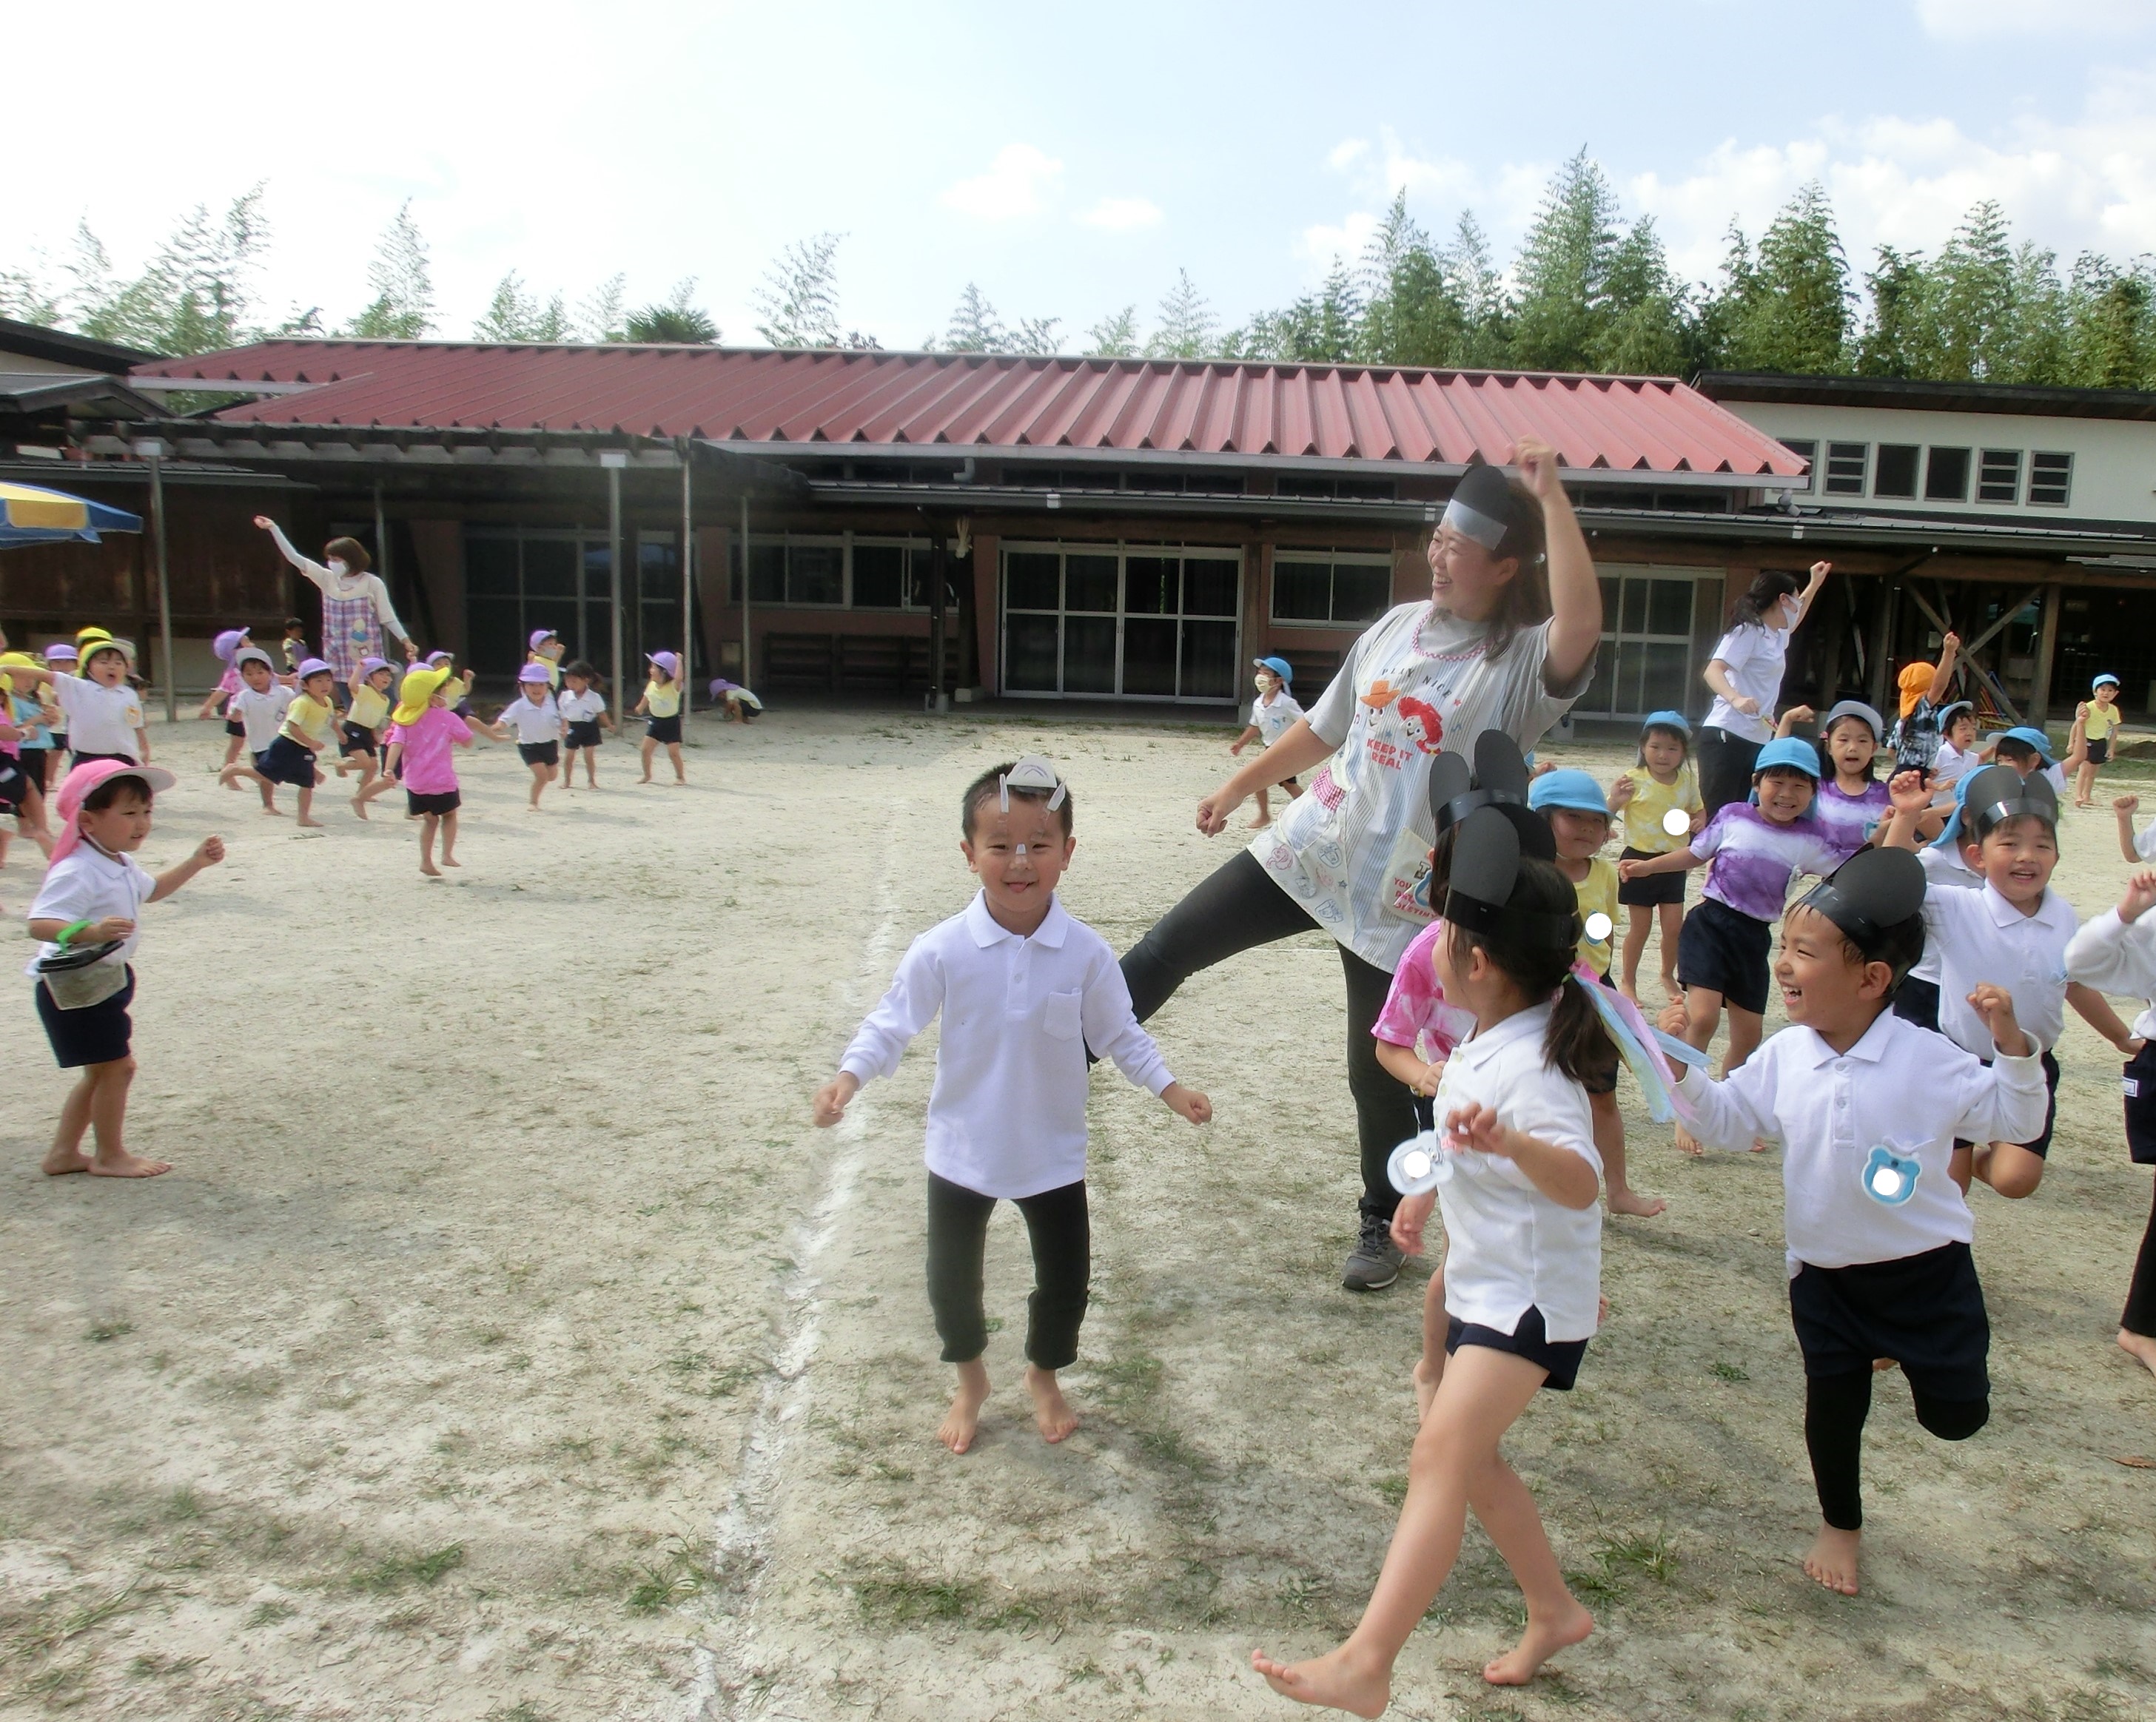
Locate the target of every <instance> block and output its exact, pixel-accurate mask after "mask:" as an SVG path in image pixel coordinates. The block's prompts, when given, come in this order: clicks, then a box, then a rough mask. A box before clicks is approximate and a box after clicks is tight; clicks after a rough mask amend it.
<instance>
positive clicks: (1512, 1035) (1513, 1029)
mask: <svg viewBox="0 0 2156 1722" xmlns="http://www.w3.org/2000/svg"><path fill="white" fill-rule="evenodd" d="M1567 984H1568V985H1569V984H1571V983H1569V982H1568V983H1567ZM1549 1013H1550V1007H1548V1005H1531V1006H1529V1007H1527V1009H1526V1010H1524V1011H1515V1012H1512V1015H1511V1016H1509V1017H1506V1018H1505V1020H1504V1021H1503V1022H1500V1023H1498V1024H1497V1025H1496V1027H1495V1028H1476V1031H1475V1038H1473V1039H1472V1040H1471V1041H1469V1042H1468V1043H1467V1044H1466V1046H1464V1047H1462V1048H1460V1051H1461V1052H1463V1053H1475V1054H1476V1055H1477V1056H1478V1057H1480V1058H1486V1057H1488V1056H1490V1055H1491V1054H1492V1053H1496V1052H1497V1051H1499V1050H1500V1049H1501V1048H1504V1047H1507V1046H1509V1045H1511V1044H1512V1042H1514V1041H1516V1040H1518V1039H1521V1038H1522V1037H1524V1036H1527V1035H1530V1034H1532V1035H1540V1034H1542V1033H1544V1032H1546V1031H1547V1029H1548V1027H1549Z"/></svg>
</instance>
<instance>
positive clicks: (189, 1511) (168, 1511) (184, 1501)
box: [165, 1488, 203, 1521]
mask: <svg viewBox="0 0 2156 1722" xmlns="http://www.w3.org/2000/svg"><path fill="white" fill-rule="evenodd" d="M202 1515H203V1504H202V1497H201V1496H200V1495H198V1494H196V1493H195V1492H194V1490H193V1489H187V1488H181V1489H174V1490H173V1491H172V1493H171V1494H168V1495H167V1496H166V1497H165V1516H166V1517H167V1519H171V1520H179V1521H185V1520H190V1519H199V1518H201V1517H202Z"/></svg>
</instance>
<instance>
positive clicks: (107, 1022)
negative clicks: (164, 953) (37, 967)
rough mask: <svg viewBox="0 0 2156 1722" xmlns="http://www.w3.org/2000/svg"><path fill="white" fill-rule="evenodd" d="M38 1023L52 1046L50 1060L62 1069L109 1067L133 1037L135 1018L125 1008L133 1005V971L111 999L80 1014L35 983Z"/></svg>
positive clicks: (42, 983)
mask: <svg viewBox="0 0 2156 1722" xmlns="http://www.w3.org/2000/svg"><path fill="white" fill-rule="evenodd" d="M33 991H34V992H36V993H37V995H38V1022H42V1023H43V1024H44V1029H45V1038H46V1039H47V1040H49V1041H50V1042H51V1043H52V1048H53V1057H54V1058H56V1059H58V1060H59V1067H60V1069H63V1070H79V1069H81V1068H82V1067H83V1066H84V1065H85V1064H110V1063H115V1062H117V1061H118V1060H120V1059H121V1058H126V1056H127V1049H128V1047H129V1045H130V1043H131V1042H132V1041H133V1040H134V1038H135V1019H134V1018H133V1017H131V1016H129V1015H128V1014H127V1007H128V1006H130V1005H131V1004H132V1003H134V1002H135V971H134V969H133V968H132V966H131V967H130V968H129V969H128V971H127V984H126V986H125V987H121V989H120V990H119V992H115V993H114V994H113V995H112V997H110V998H107V999H101V1000H100V1001H99V1002H97V1003H95V1004H94V1005H85V1006H84V1007H82V1008H81V1009H80V1010H79V1011H64V1010H62V1009H61V1008H60V1007H59V1006H58V1005H56V1004H54V1002H53V996H52V994H51V993H49V992H47V991H46V990H45V983H44V981H38V983H37V985H36V987H34V988H33Z"/></svg>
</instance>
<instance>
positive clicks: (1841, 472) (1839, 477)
mask: <svg viewBox="0 0 2156 1722" xmlns="http://www.w3.org/2000/svg"><path fill="white" fill-rule="evenodd" d="M1870 456H1871V444H1870V443H1828V444H1827V445H1826V489H1827V495H1830V496H1861V495H1863V494H1864V469H1865V467H1866V464H1868V462H1869V459H1870Z"/></svg>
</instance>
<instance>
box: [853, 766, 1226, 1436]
mask: <svg viewBox="0 0 2156 1722" xmlns="http://www.w3.org/2000/svg"><path fill="white" fill-rule="evenodd" d="M1073 811H1074V810H1073V808H1072V807H1071V805H1070V791H1069V789H1068V787H1066V786H1065V784H1064V782H1062V780H1061V778H1060V777H1059V776H1057V774H1056V771H1055V766H1052V765H1050V763H1049V762H1048V761H1046V760H1045V759H1040V758H1037V757H1029V758H1026V759H1022V760H1019V761H1017V762H1016V763H1015V764H1013V765H1008V766H996V767H994V768H993V769H992V770H989V771H984V772H983V773H982V774H981V775H980V776H978V777H977V778H975V779H974V780H973V782H972V783H971V784H970V785H968V787H967V790H966V793H965V796H964V797H963V799H962V802H960V806H959V828H960V831H961V832H962V838H961V840H960V843H959V845H958V847H959V849H960V851H961V852H962V853H963V854H964V855H965V858H966V864H967V866H968V867H969V868H971V869H973V873H974V874H975V875H976V876H978V879H980V882H981V889H979V890H978V892H977V893H976V894H974V897H973V901H972V902H971V903H970V904H969V905H967V908H966V910H965V911H964V913H962V914H960V915H953V916H952V917H951V919H950V920H947V921H945V922H943V923H942V925H939V926H937V927H935V928H933V929H932V930H929V931H928V932H926V933H923V934H922V935H921V936H920V937H919V938H917V939H916V940H914V941H913V943H912V945H911V946H910V947H909V948H908V950H907V951H906V956H905V958H904V960H903V961H901V962H900V964H899V966H898V975H897V978H896V980H894V981H892V982H891V991H890V992H886V993H885V995H884V997H883V1002H881V1003H880V1004H879V1005H878V1006H877V1007H875V1010H873V1011H871V1012H870V1013H869V1016H868V1017H867V1019H866V1020H865V1022H862V1024H861V1026H860V1029H859V1030H858V1031H857V1032H856V1033H855V1036H854V1038H853V1041H852V1043H851V1044H850V1045H849V1046H848V1047H847V1048H846V1051H845V1055H844V1057H843V1058H840V1060H839V1074H837V1075H836V1076H834V1077H833V1078H832V1079H831V1080H830V1081H829V1082H828V1083H826V1084H824V1086H823V1087H822V1088H820V1089H818V1090H817V1091H816V1098H815V1102H814V1117H815V1121H816V1122H817V1123H818V1124H819V1125H834V1124H836V1123H838V1121H839V1120H840V1119H841V1118H842V1117H844V1115H845V1110H846V1104H847V1103H848V1102H849V1101H850V1100H851V1099H853V1097H854V1096H855V1094H857V1093H858V1092H859V1091H860V1088H861V1085H862V1084H864V1083H866V1082H868V1081H870V1079H873V1078H875V1077H878V1076H888V1075H889V1074H891V1072H892V1071H894V1070H896V1069H897V1068H898V1061H899V1059H900V1058H901V1055H903V1053H905V1051H906V1045H907V1043H909V1042H911V1040H912V1039H913V1038H914V1037H915V1036H916V1035H917V1034H919V1033H921V1030H922V1029H924V1028H927V1026H928V1025H929V1023H930V1022H932V1021H934V1020H935V1018H936V1016H937V1012H939V1011H940V1012H942V1016H943V1038H942V1045H941V1047H940V1048H938V1050H937V1054H936V1086H935V1089H934V1090H933V1092H932V1094H930V1096H929V1100H928V1130H927V1164H928V1299H929V1303H930V1305H931V1306H932V1309H934V1311H935V1316H936V1331H937V1336H938V1337H939V1338H940V1339H942V1341H943V1361H945V1362H946V1363H952V1364H956V1365H957V1368H958V1388H957V1393H956V1394H955V1395H954V1396H953V1397H952V1402H951V1410H950V1414H949V1415H948V1416H947V1417H945V1418H944V1419H943V1426H942V1428H941V1429H940V1430H938V1431H937V1439H938V1440H940V1441H942V1443H943V1444H944V1445H945V1446H946V1447H947V1448H950V1449H951V1451H952V1453H964V1452H965V1451H966V1450H967V1449H968V1448H969V1447H971V1446H972V1445H973V1434H974V1431H975V1429H976V1428H977V1427H978V1424H979V1422H980V1415H981V1407H982V1406H983V1404H984V1403H985V1402H986V1401H987V1399H988V1371H987V1370H986V1369H984V1368H983V1366H982V1363H981V1354H982V1352H983V1350H985V1349H986V1347H987V1343H988V1327H987V1322H986V1318H985V1316H984V1315H983V1309H982V1304H981V1258H982V1247H983V1242H984V1240H985V1238H986V1236H987V1231H988V1216H989V1214H990V1212H992V1211H993V1209H994V1207H995V1205H996V1203H997V1202H998V1201H999V1200H1007V1201H1010V1202H1015V1203H1016V1204H1017V1206H1018V1209H1019V1212H1020V1213H1022V1214H1023V1215H1024V1217H1025V1224H1026V1231H1027V1233H1028V1235H1029V1238H1031V1240H1032V1243H1033V1268H1034V1292H1033V1296H1032V1298H1031V1299H1029V1303H1028V1306H1027V1307H1028V1310H1029V1314H1028V1317H1027V1324H1026V1340H1025V1355H1026V1371H1025V1385H1026V1391H1027V1392H1028V1393H1029V1395H1030V1396H1031V1397H1032V1400H1033V1415H1034V1424H1035V1425H1036V1427H1039V1431H1040V1432H1041V1435H1042V1436H1043V1438H1045V1439H1047V1440H1049V1441H1051V1442H1055V1441H1060V1440H1062V1439H1063V1438H1064V1437H1065V1436H1066V1435H1068V1434H1069V1433H1070V1432H1071V1430H1072V1429H1074V1428H1075V1427H1077V1422H1078V1420H1077V1417H1075V1415H1074V1414H1073V1412H1071V1409H1070V1405H1069V1404H1068V1402H1066V1401H1065V1399H1064V1397H1063V1391H1062V1389H1061V1388H1060V1386H1058V1385H1057V1383H1056V1372H1057V1371H1059V1370H1062V1369H1064V1368H1066V1367H1068V1366H1070V1364H1071V1363H1072V1362H1073V1361H1075V1359H1076V1357H1077V1356H1078V1330H1079V1325H1080V1324H1081V1322H1082V1321H1083V1320H1085V1315H1086V1299H1087V1294H1088V1281H1089V1279H1090V1274H1091V1268H1090V1262H1091V1248H1090V1243H1089V1236H1088V1229H1087V1220H1086V1057H1087V1048H1091V1049H1092V1050H1093V1051H1094V1052H1096V1053H1101V1054H1104V1055H1106V1057H1109V1058H1113V1059H1114V1060H1115V1061H1116V1069H1118V1070H1120V1071H1122V1074H1124V1076H1125V1077H1126V1078H1127V1079H1129V1080H1130V1081H1132V1082H1133V1083H1136V1084H1138V1085H1140V1086H1141V1087H1144V1088H1147V1089H1151V1090H1152V1092H1153V1093H1154V1094H1158V1095H1159V1096H1160V1098H1161V1099H1163V1101H1165V1102H1166V1103H1167V1104H1168V1106H1169V1107H1171V1108H1172V1109H1173V1110H1174V1111H1176V1112H1177V1113H1178V1114H1180V1115H1182V1116H1183V1117H1184V1118H1187V1119H1188V1120H1190V1122H1191V1123H1193V1124H1204V1123H1205V1122H1206V1121H1207V1120H1209V1119H1210V1118H1211V1117H1212V1115H1213V1108H1212V1104H1211V1103H1210V1102H1209V1101H1208V1100H1207V1099H1206V1098H1205V1096H1204V1095H1203V1094H1199V1093H1198V1092H1196V1091H1195V1090H1194V1089H1187V1088H1185V1087H1183V1084H1180V1083H1178V1081H1176V1080H1175V1079H1174V1078H1173V1076H1172V1075H1170V1074H1168V1067H1167V1065H1166V1064H1165V1063H1163V1062H1162V1060H1161V1056H1160V1048H1158V1047H1157V1046H1155V1045H1154V1044H1153V1041H1152V1036H1151V1035H1149V1034H1147V1033H1146V1032H1145V1030H1144V1029H1142V1028H1139V1027H1138V1024H1137V1017H1134V1016H1133V1015H1132V1013H1131V995H1130V990H1129V988H1127V987H1126V986H1124V984H1123V976H1122V970H1121V969H1120V968H1118V967H1117V966H1116V957H1115V953H1114V952H1113V951H1111V950H1110V949H1109V948H1108V943H1107V941H1106V940H1105V939H1103V938H1101V935H1099V934H1098V933H1096V932H1095V931H1094V930H1092V929H1091V927H1088V926H1086V925H1085V924H1084V923H1083V922H1081V921H1079V920H1075V919H1074V918H1073V917H1072V916H1071V915H1070V913H1069V911H1068V910H1065V908H1064V907H1063V905H1061V904H1060V902H1058V901H1057V900H1056V896H1055V885H1056V881H1057V880H1058V879H1060V878H1061V877H1062V876H1063V873H1064V869H1065V868H1067V867H1068V866H1069V865H1070V855H1071V852H1072V849H1073V848H1074V847H1075V843H1074V840H1073V838H1072V837H1071V831H1070V825H1071V814H1072V812H1073Z"/></svg>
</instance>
